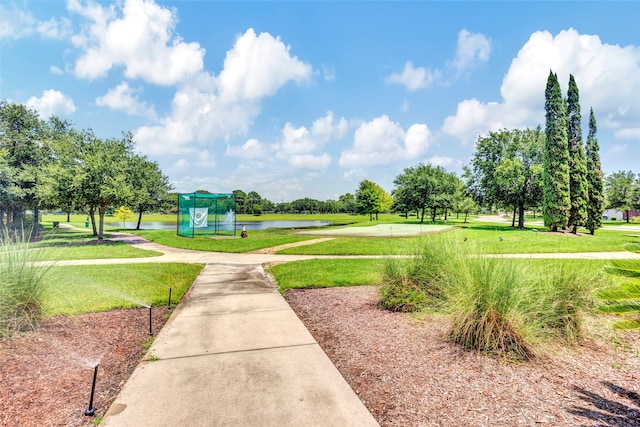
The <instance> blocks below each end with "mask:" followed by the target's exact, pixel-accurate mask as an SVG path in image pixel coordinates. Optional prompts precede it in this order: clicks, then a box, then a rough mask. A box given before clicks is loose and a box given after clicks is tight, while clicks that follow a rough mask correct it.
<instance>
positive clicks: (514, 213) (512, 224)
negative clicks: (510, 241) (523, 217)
mask: <svg viewBox="0 0 640 427" xmlns="http://www.w3.org/2000/svg"><path fill="white" fill-rule="evenodd" d="M511 226H512V227H515V226H516V205H513V217H512V218H511Z"/></svg>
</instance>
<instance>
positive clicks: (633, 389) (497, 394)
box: [286, 287, 640, 427]
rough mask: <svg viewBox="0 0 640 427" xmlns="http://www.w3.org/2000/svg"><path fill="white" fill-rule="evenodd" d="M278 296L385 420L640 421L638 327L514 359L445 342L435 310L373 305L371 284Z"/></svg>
mask: <svg viewBox="0 0 640 427" xmlns="http://www.w3.org/2000/svg"><path fill="white" fill-rule="evenodd" d="M286 299H287V301H288V302H289V304H290V305H291V306H292V307H293V309H294V310H295V311H296V313H297V314H298V316H299V317H300V319H302V321H303V322H304V323H305V325H306V326H307V328H308V329H309V331H310V332H311V333H312V335H313V336H314V337H315V339H316V340H317V341H318V342H319V344H320V346H321V347H322V348H323V349H324V351H325V352H326V353H327V355H328V356H329V358H330V359H331V360H332V361H333V363H334V364H335V365H336V367H337V368H338V370H339V371H340V372H341V373H342V375H343V376H344V377H345V379H346V380H347V382H348V383H349V384H350V385H351V387H352V388H353V389H354V390H355V391H356V393H357V394H358V395H359V396H360V399H361V400H362V401H363V402H364V404H365V405H366V406H367V408H368V409H369V411H370V412H371V413H372V414H373V416H374V417H375V418H376V419H377V420H378V422H379V423H380V424H381V425H383V426H538V425H548V426H572V427H573V426H621V427H622V426H624V427H631V426H640V336H639V335H638V333H637V332H625V333H614V332H613V331H612V330H611V329H609V328H608V327H606V326H605V327H602V329H601V330H600V331H598V330H595V329H594V330H593V334H590V335H591V336H592V338H589V339H587V340H585V341H584V342H582V343H580V344H579V345H578V346H577V347H576V348H573V349H563V348H558V349H553V350H552V349H549V355H548V356H545V357H542V358H539V359H536V360H533V361H530V362H519V363H515V362H510V361H506V360H504V359H496V358H492V357H490V356H487V355H483V354H479V353H477V352H473V351H468V350H464V349H462V348H461V347H459V346H457V345H455V344H452V343H451V342H450V340H449V339H448V327H447V324H446V321H445V320H444V319H442V318H438V317H436V316H426V317H423V318H422V319H418V318H417V317H416V316H410V315H406V314H400V313H391V312H388V311H384V310H382V309H379V308H378V307H377V306H376V303H377V301H378V297H377V287H350V288H329V289H308V290H292V291H289V292H288V293H287V295H286ZM590 327H592V326H590ZM593 327H594V328H595V326H593Z"/></svg>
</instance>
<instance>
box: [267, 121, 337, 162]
mask: <svg viewBox="0 0 640 427" xmlns="http://www.w3.org/2000/svg"><path fill="white" fill-rule="evenodd" d="M348 128H349V125H348V123H347V120H346V119H345V118H344V117H341V118H340V119H339V120H337V121H336V120H335V119H334V116H333V112H331V111H329V112H328V113H327V115H326V116H324V117H321V118H319V119H316V120H314V122H313V123H312V125H311V130H309V129H307V128H306V127H305V126H301V127H298V128H296V127H295V126H294V125H293V124H291V123H286V124H285V125H284V128H283V129H282V140H281V141H280V143H279V144H277V145H276V147H275V148H276V149H277V150H278V152H279V153H281V154H285V155H286V154H302V153H311V152H313V151H316V150H318V149H320V148H322V146H323V145H324V144H325V143H327V142H329V141H331V140H339V139H342V138H343V137H344V136H345V135H346V133H347V130H348Z"/></svg>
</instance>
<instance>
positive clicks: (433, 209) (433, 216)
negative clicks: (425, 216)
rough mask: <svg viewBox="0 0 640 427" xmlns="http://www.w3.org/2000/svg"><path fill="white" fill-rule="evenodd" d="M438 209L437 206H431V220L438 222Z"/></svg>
mask: <svg viewBox="0 0 640 427" xmlns="http://www.w3.org/2000/svg"><path fill="white" fill-rule="evenodd" d="M437 213H438V212H437V209H436V208H431V222H436V214H437Z"/></svg>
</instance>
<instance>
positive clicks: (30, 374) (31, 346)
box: [0, 307, 167, 427]
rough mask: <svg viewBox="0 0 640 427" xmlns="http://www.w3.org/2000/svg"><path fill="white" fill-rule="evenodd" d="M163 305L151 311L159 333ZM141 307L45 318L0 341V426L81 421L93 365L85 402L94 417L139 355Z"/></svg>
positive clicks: (144, 321)
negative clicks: (32, 328) (36, 327)
mask: <svg viewBox="0 0 640 427" xmlns="http://www.w3.org/2000/svg"><path fill="white" fill-rule="evenodd" d="M166 312H167V308H166V307H154V308H153V310H152V316H151V317H152V331H153V332H154V334H155V333H157V332H159V331H160V329H161V328H162V326H163V325H164V323H165V322H166V319H165V318H164V314H165V313H166ZM149 338H150V336H149V309H146V308H142V309H127V310H113V311H109V312H105V313H91V314H85V315H80V316H73V317H66V316H61V317H56V318H51V319H47V320H45V321H44V322H43V323H42V325H41V328H40V329H39V330H37V331H34V332H29V333H24V334H21V335H17V336H14V337H12V338H6V339H2V340H0V402H2V405H1V406H2V409H1V410H0V425H2V426H7V427H15V426H87V425H92V424H91V422H92V420H94V417H90V416H85V415H84V411H85V410H86V409H88V407H89V398H90V395H91V384H92V379H93V373H94V368H93V366H95V364H96V363H98V376H97V382H96V390H95V396H94V404H93V406H94V407H95V408H96V409H97V410H96V417H100V416H102V415H103V414H104V413H105V412H106V411H107V409H109V405H111V403H112V402H113V401H114V400H115V398H116V396H117V394H118V393H119V392H120V390H121V389H122V386H123V385H124V383H125V382H126V380H127V379H128V378H129V376H131V373H132V372H133V370H134V369H135V367H136V366H137V365H138V363H139V362H140V360H142V358H143V357H144V352H145V350H144V347H143V344H144V343H146V342H147V341H148V340H149Z"/></svg>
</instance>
